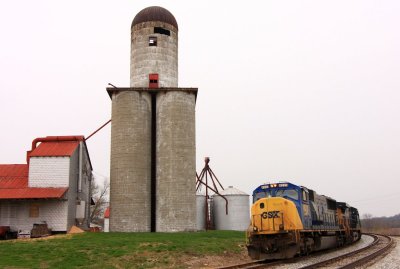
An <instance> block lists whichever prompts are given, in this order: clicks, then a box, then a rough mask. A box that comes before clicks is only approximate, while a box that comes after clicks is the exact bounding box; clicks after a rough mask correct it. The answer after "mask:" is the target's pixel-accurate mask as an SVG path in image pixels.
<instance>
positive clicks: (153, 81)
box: [149, 74, 158, 89]
mask: <svg viewBox="0 0 400 269" xmlns="http://www.w3.org/2000/svg"><path fill="white" fill-rule="evenodd" d="M149 88H153V89H154V88H158V74H149Z"/></svg>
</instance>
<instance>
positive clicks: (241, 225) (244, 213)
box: [212, 186, 250, 231]
mask: <svg viewBox="0 0 400 269" xmlns="http://www.w3.org/2000/svg"><path fill="white" fill-rule="evenodd" d="M220 194H221V195H223V196H224V197H225V198H226V199H227V200H228V214H226V211H225V208H226V207H225V206H226V202H225V200H224V199H223V198H221V196H219V195H217V194H214V195H213V197H212V198H213V210H214V224H215V229H216V230H234V231H245V230H247V228H248V227H249V224H250V202H249V195H248V194H247V193H245V192H243V191H240V190H238V189H236V188H234V187H232V186H229V187H228V188H227V189H225V190H223V191H221V192H220Z"/></svg>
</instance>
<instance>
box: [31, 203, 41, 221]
mask: <svg viewBox="0 0 400 269" xmlns="http://www.w3.org/2000/svg"><path fill="white" fill-rule="evenodd" d="M29 217H30V218H38V217H39V205H38V204H31V205H30V208H29Z"/></svg>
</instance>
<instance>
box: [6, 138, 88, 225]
mask: <svg viewBox="0 0 400 269" xmlns="http://www.w3.org/2000/svg"><path fill="white" fill-rule="evenodd" d="M91 180H92V165H91V163H90V158H89V153H88V150H87V147H86V143H85V139H84V137H83V136H48V137H44V138H37V139H35V140H33V142H32V149H31V150H30V151H28V152H27V163H26V164H0V226H9V227H10V228H11V230H14V231H20V230H24V231H30V230H31V229H32V227H33V225H34V224H42V223H47V225H48V228H50V229H51V230H52V232H67V231H68V230H69V229H70V228H71V226H73V225H77V226H78V227H80V228H82V229H88V228H89V207H90V201H91V197H90V184H91Z"/></svg>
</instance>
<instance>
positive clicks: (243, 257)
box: [180, 251, 251, 269]
mask: <svg viewBox="0 0 400 269" xmlns="http://www.w3.org/2000/svg"><path fill="white" fill-rule="evenodd" d="M249 261H251V259H250V257H249V255H248V254H247V251H242V252H240V253H236V254H232V253H229V254H228V253H224V254H223V255H218V256H215V255H212V256H204V257H193V256H186V257H182V258H181V259H180V264H181V265H182V264H184V265H185V268H193V269H200V268H202V269H208V268H216V267H221V266H228V265H231V264H238V263H245V262H249Z"/></svg>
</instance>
